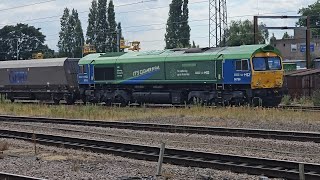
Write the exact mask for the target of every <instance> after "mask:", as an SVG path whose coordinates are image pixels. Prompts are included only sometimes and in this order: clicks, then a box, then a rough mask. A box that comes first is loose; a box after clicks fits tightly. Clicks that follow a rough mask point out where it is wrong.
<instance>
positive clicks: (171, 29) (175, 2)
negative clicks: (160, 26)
mask: <svg viewBox="0 0 320 180" xmlns="http://www.w3.org/2000/svg"><path fill="white" fill-rule="evenodd" d="M182 4H183V2H182V0H172V2H171V4H170V10H169V17H168V20H167V27H166V34H165V42H166V49H172V48H176V47H178V46H180V45H181V44H180V41H179V40H180V37H181V36H180V34H179V33H180V24H181V15H182V9H181V7H182Z"/></svg>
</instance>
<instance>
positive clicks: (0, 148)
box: [0, 141, 9, 152]
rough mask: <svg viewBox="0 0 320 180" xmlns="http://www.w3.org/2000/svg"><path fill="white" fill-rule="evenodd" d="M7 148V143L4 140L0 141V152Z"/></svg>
mask: <svg viewBox="0 0 320 180" xmlns="http://www.w3.org/2000/svg"><path fill="white" fill-rule="evenodd" d="M6 150H9V143H8V142H6V141H0V152H3V151H6Z"/></svg>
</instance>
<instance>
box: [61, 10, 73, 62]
mask: <svg viewBox="0 0 320 180" xmlns="http://www.w3.org/2000/svg"><path fill="white" fill-rule="evenodd" d="M60 25H61V30H60V32H59V42H58V48H59V54H60V56H67V57H71V56H72V38H71V34H72V27H71V25H70V11H69V9H68V8H65V9H64V12H63V15H62V17H61V19H60Z"/></svg>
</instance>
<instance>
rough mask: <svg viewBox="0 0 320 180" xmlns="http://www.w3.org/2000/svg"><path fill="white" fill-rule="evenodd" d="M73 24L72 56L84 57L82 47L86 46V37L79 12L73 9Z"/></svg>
mask: <svg viewBox="0 0 320 180" xmlns="http://www.w3.org/2000/svg"><path fill="white" fill-rule="evenodd" d="M71 22H72V54H73V57H77V58H80V57H82V47H83V45H84V36H83V30H82V26H81V21H80V19H79V14H78V12H77V10H75V9H73V10H72V14H71V17H70V22H69V23H70V24H71Z"/></svg>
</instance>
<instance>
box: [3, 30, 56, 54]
mask: <svg viewBox="0 0 320 180" xmlns="http://www.w3.org/2000/svg"><path fill="white" fill-rule="evenodd" d="M40 30H41V29H40V28H35V27H34V26H29V25H27V24H17V25H16V26H4V27H3V28H2V29H0V51H1V53H0V59H1V60H12V59H31V58H32V54H33V53H39V52H42V53H47V54H49V53H50V54H52V55H53V53H54V52H53V51H52V50H51V49H49V48H48V46H47V45H44V41H45V37H46V36H45V35H43V34H42V32H40ZM17 56H18V57H17Z"/></svg>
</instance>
